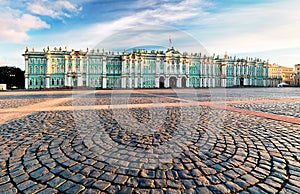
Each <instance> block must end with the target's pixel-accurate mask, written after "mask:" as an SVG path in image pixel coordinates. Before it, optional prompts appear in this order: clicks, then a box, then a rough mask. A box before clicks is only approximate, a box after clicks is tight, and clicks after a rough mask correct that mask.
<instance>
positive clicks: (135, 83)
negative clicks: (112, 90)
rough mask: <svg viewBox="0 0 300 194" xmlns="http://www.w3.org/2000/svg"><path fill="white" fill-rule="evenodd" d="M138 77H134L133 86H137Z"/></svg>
mask: <svg viewBox="0 0 300 194" xmlns="http://www.w3.org/2000/svg"><path fill="white" fill-rule="evenodd" d="M138 86H139V85H138V77H135V78H134V88H138Z"/></svg>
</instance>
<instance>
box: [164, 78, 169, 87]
mask: <svg viewBox="0 0 300 194" xmlns="http://www.w3.org/2000/svg"><path fill="white" fill-rule="evenodd" d="M169 79H170V77H166V78H165V87H166V88H168V87H170V86H169Z"/></svg>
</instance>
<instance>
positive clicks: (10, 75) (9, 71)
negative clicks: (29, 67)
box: [0, 66, 25, 88]
mask: <svg viewBox="0 0 300 194" xmlns="http://www.w3.org/2000/svg"><path fill="white" fill-rule="evenodd" d="M24 73H25V72H24V71H22V70H21V69H20V68H17V67H9V66H3V67H0V84H7V88H12V87H17V88H24V85H25V78H24Z"/></svg>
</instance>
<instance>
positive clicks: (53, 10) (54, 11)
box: [27, 0, 82, 19]
mask: <svg viewBox="0 0 300 194" xmlns="http://www.w3.org/2000/svg"><path fill="white" fill-rule="evenodd" d="M27 10H28V11H30V12H31V13H33V14H37V15H42V16H49V17H52V18H56V19H63V17H68V18H69V17H71V15H74V14H78V13H79V12H80V11H81V10H82V8H81V7H79V6H77V5H76V4H75V3H71V2H70V1H66V0H58V1H52V0H42V1H40V0H36V1H33V2H32V1H31V2H28V3H27Z"/></svg>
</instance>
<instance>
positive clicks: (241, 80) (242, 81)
mask: <svg viewBox="0 0 300 194" xmlns="http://www.w3.org/2000/svg"><path fill="white" fill-rule="evenodd" d="M240 86H244V78H243V77H241V79H240Z"/></svg>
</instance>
